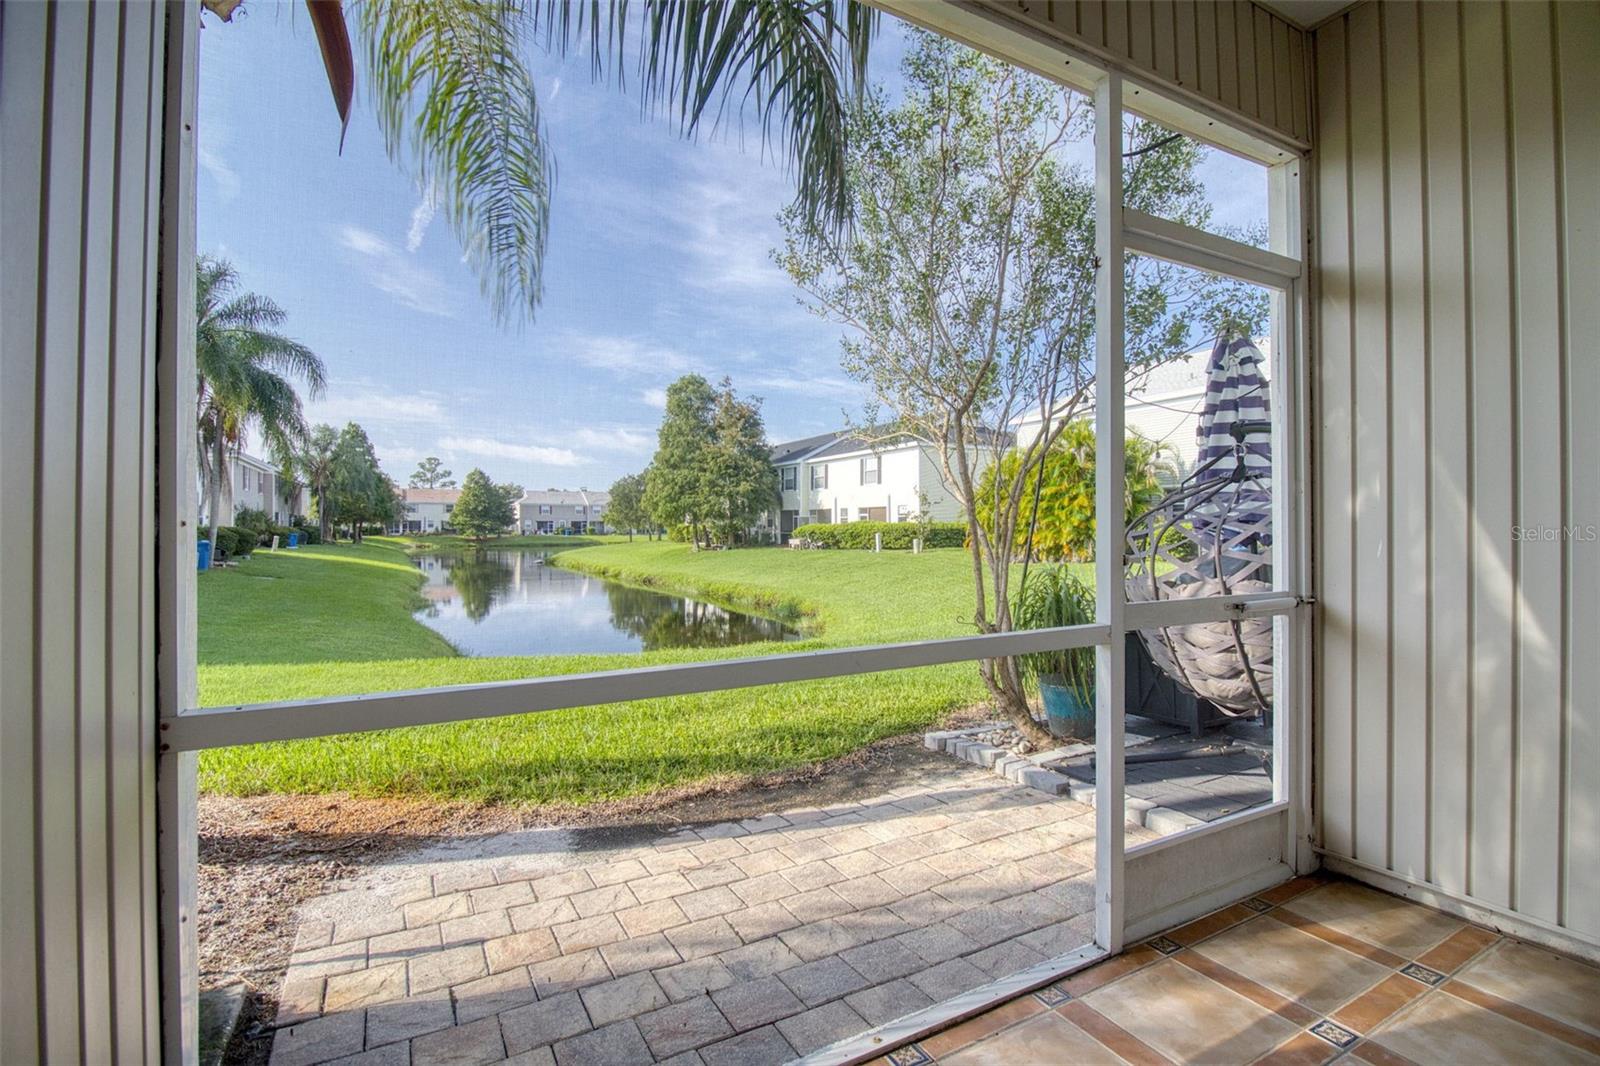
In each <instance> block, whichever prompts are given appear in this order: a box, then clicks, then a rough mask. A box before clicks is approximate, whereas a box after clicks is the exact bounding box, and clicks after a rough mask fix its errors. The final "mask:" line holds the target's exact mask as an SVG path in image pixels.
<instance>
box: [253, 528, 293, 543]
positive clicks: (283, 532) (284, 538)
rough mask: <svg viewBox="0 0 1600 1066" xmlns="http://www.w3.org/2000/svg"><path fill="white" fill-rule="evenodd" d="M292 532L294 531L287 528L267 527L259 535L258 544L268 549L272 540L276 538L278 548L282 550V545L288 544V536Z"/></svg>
mask: <svg viewBox="0 0 1600 1066" xmlns="http://www.w3.org/2000/svg"><path fill="white" fill-rule="evenodd" d="M293 532H294V530H292V529H290V528H289V527H288V526H268V527H267V531H266V532H265V533H263V534H261V539H260V541H259V543H260V544H261V546H262V547H270V546H271V544H272V538H273V537H277V538H278V547H280V548H282V547H283V546H284V545H286V544H288V543H289V534H290V533H293Z"/></svg>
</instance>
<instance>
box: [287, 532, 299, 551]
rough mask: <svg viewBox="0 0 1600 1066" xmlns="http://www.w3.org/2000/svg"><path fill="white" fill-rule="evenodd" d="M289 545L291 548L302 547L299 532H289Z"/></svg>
mask: <svg viewBox="0 0 1600 1066" xmlns="http://www.w3.org/2000/svg"><path fill="white" fill-rule="evenodd" d="M289 547H291V548H298V547H300V534H298V533H290V534H289Z"/></svg>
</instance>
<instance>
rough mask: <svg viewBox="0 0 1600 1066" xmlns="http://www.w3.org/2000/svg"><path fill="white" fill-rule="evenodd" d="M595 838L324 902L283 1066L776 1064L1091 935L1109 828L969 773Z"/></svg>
mask: <svg viewBox="0 0 1600 1066" xmlns="http://www.w3.org/2000/svg"><path fill="white" fill-rule="evenodd" d="M1129 832H1130V839H1133V838H1134V837H1142V836H1144V835H1148V834H1144V832H1143V831H1142V830H1138V829H1136V828H1135V827H1131V826H1130V827H1129ZM583 837H584V834H578V833H569V832H564V831H560V830H547V831H535V832H530V833H519V834H509V835H507V836H504V837H496V838H489V839H487V840H481V841H476V842H473V843H471V844H470V845H469V846H468V851H467V853H466V855H465V857H463V855H462V849H461V848H460V847H459V846H458V847H457V848H456V849H455V853H454V854H447V855H443V856H439V857H437V858H436V859H435V858H429V857H422V858H420V859H419V860H418V861H417V862H415V863H412V864H409V865H404V866H401V867H399V868H396V867H389V868H387V869H386V870H385V871H381V872H379V873H373V874H369V875H367V876H365V877H364V878H362V879H360V880H358V881H356V882H354V883H352V884H351V885H350V886H348V887H346V888H344V889H342V890H341V891H339V892H337V893H335V894H333V895H329V896H323V897H319V898H317V899H314V900H311V901H308V902H307V904H306V905H305V906H304V907H303V908H302V911H301V915H300V925H299V935H298V939H297V941H296V944H295V950H294V953H293V956H292V958H291V960H290V964H289V967H288V971H287V973H286V975H285V978H284V984H283V989H282V995H281V1000H280V1007H279V1013H278V1024H279V1026H280V1028H279V1030H278V1032H277V1035H276V1038H275V1040H274V1044H273V1050H272V1060H271V1061H272V1064H273V1066H300V1064H310V1063H320V1062H325V1061H331V1060H339V1059H345V1058H346V1057H351V1058H349V1061H350V1062H351V1063H361V1064H363V1066H387V1064H399V1066H405V1064H410V1066H425V1064H429V1063H444V1062H448V1063H452V1064H471V1063H492V1062H500V1061H504V1060H507V1059H510V1060H512V1061H516V1062H519V1063H529V1064H532V1063H557V1064H559V1066H577V1064H583V1063H603V1064H606V1066H614V1064H619V1063H648V1062H652V1061H658V1062H659V1061H671V1062H674V1063H697V1062H698V1063H705V1064H706V1066H722V1064H726V1063H762V1064H767V1063H775V1062H782V1061H785V1060H788V1059H791V1058H793V1057H795V1056H796V1055H803V1054H805V1053H807V1052H810V1051H813V1050H815V1049H817V1048H819V1047H823V1046H825V1045H827V1044H830V1043H832V1042H833V1041H835V1040H838V1039H840V1038H842V1037H845V1036H849V1035H851V1034H854V1033H857V1032H860V1031H861V1030H863V1029H866V1028H869V1027H871V1026H875V1025H878V1024H880V1023H883V1022H886V1021H889V1020H891V1019H893V1018H896V1017H899V1016H901V1015H903V1014H906V1013H909V1012H911V1011H914V1010H917V1009H919V1008H921V1007H925V1006H928V1005H929V1004H930V1003H933V1002H935V1001H938V1000H942V999H945V998H948V997H950V996H954V995H957V994H959V993H961V992H964V991H966V990H968V989H970V988H972V987H975V986H977V985H979V984H982V983H984V982H986V981H989V980H991V979H993V978H995V977H1000V976H1004V975H1005V974H1008V973H1011V972H1013V971H1015V970H1018V969H1020V968H1022V967H1024V966H1028V965H1031V964H1033V963H1036V962H1040V961H1042V960H1044V959H1046V958H1049V957H1052V956H1055V955H1060V954H1064V953H1065V952H1068V951H1070V950H1072V949H1073V948H1075V947H1078V946H1080V945H1082V944H1084V943H1086V942H1087V941H1088V940H1089V939H1090V937H1091V935H1092V925H1093V916H1092V909H1093V901H1092V896H1093V884H1094V873H1093V867H1094V815H1093V811H1092V810H1091V809H1090V808H1089V807H1086V806H1084V805H1082V804H1080V803H1076V802H1074V801H1072V800H1070V799H1066V798H1057V797H1051V796H1046V795H1043V794H1041V793H1039V792H1037V791H1034V790H1031V789H1027V788H1022V787H1019V786H1016V785H1014V784H1011V783H1009V782H1006V781H1004V780H1000V779H997V778H996V777H994V776H993V775H992V774H989V773H986V772H984V771H982V770H978V769H976V768H973V767H970V766H963V765H959V764H952V765H950V766H948V767H943V768H938V769H929V770H927V771H925V772H924V773H923V774H922V776H921V777H920V778H918V779H917V780H916V781H915V783H914V784H911V785H908V786H905V787H900V788H896V789H895V790H893V791H891V792H888V793H885V794H882V795H877V796H872V797H870V798H866V799H863V800H861V801H860V802H858V803H846V804H836V805H833V806H829V807H826V808H820V809H819V808H806V809H799V810H786V811H782V812H780V813H772V814H767V815H764V816H762V817H759V818H754V819H749V820H745V821H741V822H724V823H717V824H710V825H699V826H696V827H694V828H684V829H679V830H676V831H674V832H671V833H669V834H666V835H659V834H658V835H655V836H653V837H651V838H649V839H642V838H641V839H640V840H638V841H636V842H632V843H628V844H626V845H624V846H607V847H604V848H602V849H587V848H585V847H583V846H582V845H581V844H580V843H578V841H579V839H580V838H583ZM352 1056H353V1057H352Z"/></svg>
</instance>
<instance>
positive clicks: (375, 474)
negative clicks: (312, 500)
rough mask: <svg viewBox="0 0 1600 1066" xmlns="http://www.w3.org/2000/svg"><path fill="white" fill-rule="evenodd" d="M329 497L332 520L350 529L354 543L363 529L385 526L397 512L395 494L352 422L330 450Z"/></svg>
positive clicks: (363, 433)
mask: <svg viewBox="0 0 1600 1066" xmlns="http://www.w3.org/2000/svg"><path fill="white" fill-rule="evenodd" d="M332 497H333V510H334V517H335V518H336V519H337V520H338V521H340V522H343V523H344V524H345V525H347V526H349V527H350V539H352V540H355V541H360V540H361V539H362V527H363V526H365V525H367V524H368V523H371V522H383V523H385V524H387V523H389V522H391V521H393V520H394V518H395V516H396V514H397V513H398V510H399V501H398V490H397V489H396V487H395V484H394V482H393V481H390V480H389V478H388V476H387V475H386V474H384V472H383V471H382V470H381V469H379V467H378V455H377V452H376V450H374V448H373V447H372V441H371V440H369V439H368V438H367V431H366V430H364V429H362V428H361V426H360V425H359V424H357V423H355V422H349V423H346V425H345V427H344V429H343V430H342V431H340V433H339V443H338V444H337V445H336V446H335V448H334V454H333V484H332ZM319 519H320V516H319Z"/></svg>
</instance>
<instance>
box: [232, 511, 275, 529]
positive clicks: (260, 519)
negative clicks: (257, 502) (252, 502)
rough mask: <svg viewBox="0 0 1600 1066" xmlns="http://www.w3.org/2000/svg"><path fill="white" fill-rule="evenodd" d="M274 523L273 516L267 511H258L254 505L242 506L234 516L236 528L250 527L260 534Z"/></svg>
mask: <svg viewBox="0 0 1600 1066" xmlns="http://www.w3.org/2000/svg"><path fill="white" fill-rule="evenodd" d="M271 525H272V518H271V516H270V515H268V514H267V512H265V511H258V510H256V509H255V508H254V507H241V508H239V513H238V514H236V515H234V516H233V526H234V528H235V529H248V530H250V531H251V532H252V533H255V534H257V535H258V536H259V535H260V534H262V533H265V532H266V531H267V529H268V527H270V526H271Z"/></svg>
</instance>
